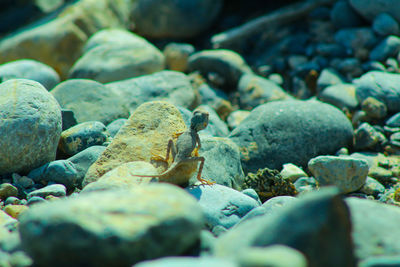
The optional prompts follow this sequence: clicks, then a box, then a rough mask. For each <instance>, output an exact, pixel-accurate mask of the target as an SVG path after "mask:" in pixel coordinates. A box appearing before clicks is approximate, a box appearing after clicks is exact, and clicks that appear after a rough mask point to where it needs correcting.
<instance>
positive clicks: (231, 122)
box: [226, 109, 250, 130]
mask: <svg viewBox="0 0 400 267" xmlns="http://www.w3.org/2000/svg"><path fill="white" fill-rule="evenodd" d="M249 114H250V111H248V110H240V109H238V110H235V111H233V112H231V113H230V114H229V116H228V118H227V119H226V121H227V123H228V127H229V129H231V130H233V129H235V128H236V127H237V126H238V125H239V124H240V123H241V122H242V121H243V120H244V119H245V118H246V117H247V116H249Z"/></svg>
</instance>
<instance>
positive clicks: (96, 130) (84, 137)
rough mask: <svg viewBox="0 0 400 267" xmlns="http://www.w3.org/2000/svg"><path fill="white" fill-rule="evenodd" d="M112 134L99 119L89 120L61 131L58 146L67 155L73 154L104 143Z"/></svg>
mask: <svg viewBox="0 0 400 267" xmlns="http://www.w3.org/2000/svg"><path fill="white" fill-rule="evenodd" d="M109 136H110V134H109V133H108V132H107V128H106V126H105V125H104V124H103V123H101V122H99V121H87V122H83V123H80V124H78V125H75V126H74V127H71V128H69V129H68V130H65V131H63V132H62V133H61V137H60V142H59V145H58V148H59V149H60V150H61V151H62V152H64V153H65V154H66V155H69V156H73V155H75V154H77V153H79V152H81V151H83V150H85V149H87V148H89V147H91V146H96V145H102V144H103V143H104V142H106V141H107V139H108V138H109Z"/></svg>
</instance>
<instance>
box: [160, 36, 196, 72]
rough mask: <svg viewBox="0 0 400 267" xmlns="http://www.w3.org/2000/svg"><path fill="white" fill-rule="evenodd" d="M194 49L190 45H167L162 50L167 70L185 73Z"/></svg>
mask: <svg viewBox="0 0 400 267" xmlns="http://www.w3.org/2000/svg"><path fill="white" fill-rule="evenodd" d="M194 51H195V48H194V46H193V45H191V44H185V43H169V44H167V45H166V46H165V48H164V51H163V53H164V56H165V62H166V65H167V68H168V69H170V70H175V71H181V72H185V71H187V68H188V58H189V56H190V55H191V54H193V53H194Z"/></svg>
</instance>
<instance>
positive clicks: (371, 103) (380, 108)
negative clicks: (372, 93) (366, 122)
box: [361, 97, 387, 120]
mask: <svg viewBox="0 0 400 267" xmlns="http://www.w3.org/2000/svg"><path fill="white" fill-rule="evenodd" d="M361 109H362V110H363V111H364V112H365V115H366V116H367V117H368V118H371V119H378V120H379V119H383V118H385V117H386V115H387V108H386V105H385V103H382V102H381V101H379V100H377V99H376V98H374V97H367V98H366V99H364V101H363V102H362V103H361Z"/></svg>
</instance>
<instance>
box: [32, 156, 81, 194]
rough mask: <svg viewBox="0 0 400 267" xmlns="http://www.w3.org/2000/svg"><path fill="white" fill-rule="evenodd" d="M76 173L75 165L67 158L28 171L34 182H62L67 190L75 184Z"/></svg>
mask: <svg viewBox="0 0 400 267" xmlns="http://www.w3.org/2000/svg"><path fill="white" fill-rule="evenodd" d="M78 175H79V174H78V171H77V170H76V168H75V165H74V164H73V163H72V162H71V161H69V160H56V161H52V162H49V163H46V164H45V165H43V166H41V167H39V168H37V169H34V170H32V171H31V172H30V173H28V177H29V178H31V179H33V180H34V181H35V182H36V183H42V184H47V183H49V182H53V183H57V184H63V185H65V186H66V187H67V190H68V191H70V190H73V189H74V188H75V187H76V186H77V183H78V182H77V180H78Z"/></svg>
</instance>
